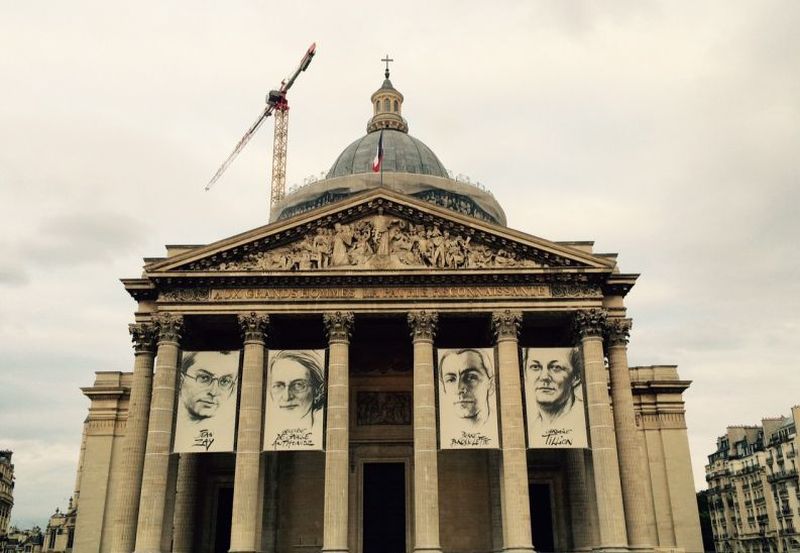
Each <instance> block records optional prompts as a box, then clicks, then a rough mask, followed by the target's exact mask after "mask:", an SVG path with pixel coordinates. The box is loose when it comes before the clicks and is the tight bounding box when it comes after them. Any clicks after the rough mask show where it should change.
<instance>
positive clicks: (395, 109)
mask: <svg viewBox="0 0 800 553" xmlns="http://www.w3.org/2000/svg"><path fill="white" fill-rule="evenodd" d="M398 109H399V108H398V104H397V100H395V101H394V111H395V112H396V111H398Z"/></svg>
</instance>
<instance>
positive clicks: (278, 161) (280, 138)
mask: <svg viewBox="0 0 800 553" xmlns="http://www.w3.org/2000/svg"><path fill="white" fill-rule="evenodd" d="M316 49H317V45H316V43H313V44H312V45H311V46H309V48H308V50H307V51H306V53H305V55H304V56H303V59H302V60H300V65H298V66H297V69H295V71H294V73H292V75H291V76H290V77H288V78H286V79H284V80H283V81H281V86H280V88H278V90H271V91H270V92H269V94H268V95H267V107H266V108H264V111H263V112H262V113H261V115H260V116H259V118H258V119H257V120H256V122H255V123H253V125H252V126H251V127H250V128H249V129H248V130H247V132H246V133H245V134H244V136H242V138H241V139H240V140H239V142H238V143H237V144H236V147H235V148H234V149H233V152H231V154H230V155H229V156H228V158H227V159H226V160H225V161H224V162H223V163H222V165H221V166H220V167H219V169H217V172H216V173H214V176H213V177H211V180H210V181H209V182H208V184H207V185H206V188H205V189H206V191H208V190H210V189H211V187H212V186H213V185H214V183H215V182H217V181H218V180H219V179H220V177H221V176H222V174H223V173H224V172H225V170H226V169H227V168H228V166H229V165H230V164H231V163H232V162H233V160H234V159H235V158H236V156H237V155H239V152H241V151H242V150H243V149H244V147H245V145H247V143H248V142H249V141H250V139H251V138H252V137H253V135H254V134H255V132H256V131H257V130H258V128H259V127H260V126H261V124H262V123H263V122H264V120H265V119H266V118H267V117H269V116H270V115H273V114H274V115H275V136H274V142H273V146H272V180H271V181H270V207H274V206H275V204H276V203H277V202H278V201H280V200H281V199H282V198H283V197H284V195H285V193H286V149H287V144H288V138H289V102H288V101H287V100H286V93H287V92H288V91H289V89H290V88H291V87H292V85H293V84H294V81H295V80H296V79H297V77H298V76H299V75H300V73H302V72H303V71H305V70H306V69H308V66H309V64H310V63H311V59H312V58H313V57H314V54H315V53H316Z"/></svg>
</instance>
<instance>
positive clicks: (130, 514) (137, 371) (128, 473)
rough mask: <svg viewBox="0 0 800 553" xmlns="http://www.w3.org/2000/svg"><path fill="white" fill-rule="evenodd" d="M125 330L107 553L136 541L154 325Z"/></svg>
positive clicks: (126, 550) (123, 550) (121, 552)
mask: <svg viewBox="0 0 800 553" xmlns="http://www.w3.org/2000/svg"><path fill="white" fill-rule="evenodd" d="M128 330H129V332H130V333H131V339H132V340H133V346H134V351H135V359H134V362H133V382H132V383H131V398H130V401H129V402H128V420H127V422H126V423H125V442H124V447H123V451H124V455H123V457H122V463H123V467H122V470H121V471H120V473H119V478H120V480H119V492H118V494H117V496H116V502H115V505H114V508H113V513H114V515H113V516H114V526H113V528H114V533H113V537H112V539H111V553H131V551H133V545H134V543H135V541H136V519H137V517H138V515H139V492H140V490H141V486H142V471H143V469H144V454H145V447H146V445H147V425H148V419H149V416H150V395H151V394H152V390H153V363H154V361H155V351H154V350H155V338H156V326H155V325H154V324H152V323H137V324H131V325H129V326H128Z"/></svg>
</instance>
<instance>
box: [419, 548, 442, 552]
mask: <svg viewBox="0 0 800 553" xmlns="http://www.w3.org/2000/svg"><path fill="white" fill-rule="evenodd" d="M414 553H442V548H441V547H415V548H414Z"/></svg>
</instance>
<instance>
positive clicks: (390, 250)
mask: <svg viewBox="0 0 800 553" xmlns="http://www.w3.org/2000/svg"><path fill="white" fill-rule="evenodd" d="M539 266H541V265H540V264H538V263H537V262H535V261H533V260H531V259H525V258H524V257H523V256H521V255H520V254H518V253H517V252H515V251H514V250H513V249H511V247H508V248H502V247H494V246H489V245H486V244H482V243H479V242H476V241H473V239H472V236H465V235H463V234H461V233H459V232H457V231H450V230H446V229H444V230H443V229H441V228H440V227H439V226H438V225H435V224H418V223H412V222H410V221H408V220H405V219H400V218H397V217H394V216H391V215H383V214H378V215H373V216H369V217H365V218H363V219H359V220H357V221H354V222H351V223H335V224H333V225H332V226H327V227H318V228H317V229H316V230H314V231H311V232H308V233H307V234H305V235H304V236H303V238H302V239H301V240H299V241H296V242H293V243H291V244H287V245H284V246H279V247H277V248H273V249H270V250H265V251H256V252H250V253H246V254H244V255H243V256H242V257H241V258H240V259H234V260H228V261H225V262H222V263H219V264H217V265H215V266H211V267H209V269H210V270H216V271H306V270H333V269H360V270H375V269H378V270H380V269H384V270H386V269H486V268H518V267H539Z"/></svg>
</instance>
